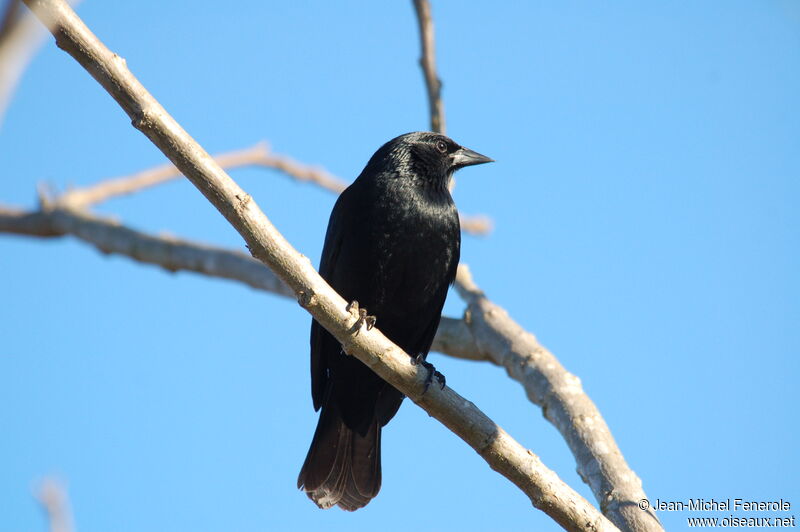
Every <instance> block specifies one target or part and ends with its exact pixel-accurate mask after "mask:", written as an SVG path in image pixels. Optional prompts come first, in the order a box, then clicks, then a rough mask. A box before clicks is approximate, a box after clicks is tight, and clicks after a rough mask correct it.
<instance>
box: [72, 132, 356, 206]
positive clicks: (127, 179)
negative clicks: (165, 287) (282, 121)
mask: <svg viewBox="0 0 800 532" xmlns="http://www.w3.org/2000/svg"><path fill="white" fill-rule="evenodd" d="M214 158H215V159H216V161H217V163H218V164H219V165H220V166H221V167H223V168H228V169H231V168H239V167H242V166H263V167H266V168H275V169H277V170H281V171H282V172H284V173H285V174H287V175H289V176H291V177H293V178H294V179H297V180H299V181H308V182H311V183H314V184H316V185H318V186H320V187H322V188H324V189H326V190H330V191H331V192H335V193H337V194H338V193H340V192H341V191H343V190H344V189H345V187H346V186H347V185H346V184H345V183H344V182H343V181H341V180H340V179H338V178H337V177H334V176H332V175H331V174H329V173H328V172H326V171H325V170H324V169H322V168H318V167H312V166H307V165H303V164H300V163H298V162H297V161H294V160H292V159H290V158H289V157H286V156H283V155H277V154H275V153H271V152H270V150H269V146H268V145H267V143H266V142H259V143H258V144H256V145H254V146H251V147H249V148H244V149H241V150H235V151H230V152H227V153H220V154H218V155H216V156H214ZM182 175H183V174H181V172H180V170H178V169H177V168H176V167H175V165H174V164H172V163H167V164H162V165H160V166H156V167H154V168H149V169H147V170H143V171H141V172H138V173H136V174H133V175H129V176H123V177H116V178H111V179H105V180H103V181H101V182H99V183H97V184H95V185H91V186H87V187H81V188H75V189H72V190H69V191H67V192H66V193H65V194H64V195H62V196H61V198H60V200H61V201H62V202H64V203H67V204H69V205H70V206H72V207H75V208H85V207H88V206H89V205H95V204H98V203H101V202H103V201H107V200H109V199H111V198H114V197H117V196H124V195H127V194H133V193H134V192H138V191H140V190H142V189H145V188H148V187H152V186H155V185H158V184H161V183H164V182H166V181H170V180H172V179H176V178H178V177H181V176H182Z"/></svg>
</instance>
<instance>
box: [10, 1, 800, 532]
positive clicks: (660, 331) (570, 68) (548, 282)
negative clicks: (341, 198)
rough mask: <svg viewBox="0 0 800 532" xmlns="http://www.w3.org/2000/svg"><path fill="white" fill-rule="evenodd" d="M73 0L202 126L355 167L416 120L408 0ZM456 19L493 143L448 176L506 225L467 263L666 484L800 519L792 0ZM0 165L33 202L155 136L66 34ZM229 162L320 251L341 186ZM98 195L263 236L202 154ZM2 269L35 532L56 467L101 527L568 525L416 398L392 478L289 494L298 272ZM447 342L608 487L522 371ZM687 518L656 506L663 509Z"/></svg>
mask: <svg viewBox="0 0 800 532" xmlns="http://www.w3.org/2000/svg"><path fill="white" fill-rule="evenodd" d="M79 13H80V14H81V16H83V17H84V19H85V20H86V22H87V23H88V25H89V26H90V27H91V28H92V29H93V30H94V31H95V32H96V33H97V34H98V35H99V36H100V38H101V39H103V40H104V41H105V42H106V44H107V45H109V46H110V47H111V48H112V49H113V50H114V51H116V52H118V53H119V54H120V55H122V56H123V57H125V58H126V59H127V61H128V65H129V66H130V67H131V68H132V70H133V72H134V73H135V74H136V75H137V76H139V79H140V80H141V81H142V82H143V83H144V84H145V86H147V87H148V88H149V89H150V91H151V92H152V93H153V94H154V95H155V96H156V97H157V98H158V99H160V101H161V102H162V103H163V104H164V106H165V107H166V108H167V109H168V110H169V111H170V112H171V113H173V115H174V116H175V118H176V119H177V120H178V121H180V122H181V124H182V125H183V126H184V127H185V128H186V129H187V130H188V131H189V132H190V133H191V134H192V135H194V136H195V138H196V139H197V140H198V141H199V142H200V143H201V144H203V145H204V146H205V147H206V148H207V149H208V150H210V151H212V152H219V151H225V150H230V149H235V148H240V147H245V146H249V145H251V144H253V143H255V142H256V141H258V140H261V139H267V140H269V141H270V142H271V143H272V145H273V147H274V149H275V150H276V151H278V152H280V153H284V154H288V155H290V156H292V157H294V158H296V159H298V160H301V161H305V162H308V163H315V164H320V165H323V166H325V167H326V168H328V169H329V170H330V171H331V172H333V173H335V174H336V175H339V176H341V177H342V178H343V179H346V180H351V179H352V178H354V177H355V176H356V175H357V174H358V172H359V171H360V170H361V168H362V167H363V165H364V164H365V162H366V161H367V159H368V157H369V156H370V155H371V154H372V152H373V151H374V150H375V149H376V148H377V147H378V146H380V145H381V144H382V143H383V142H384V141H386V140H387V139H389V138H391V137H394V136H395V135H397V134H400V133H404V132H407V131H412V130H419V129H426V128H427V124H428V121H427V101H426V97H425V94H424V91H423V85H422V76H421V73H420V71H419V68H418V65H417V59H418V56H419V51H418V42H417V38H418V37H417V28H416V21H415V19H414V17H413V12H412V8H411V3H410V2H403V1H401V2H380V3H376V2H323V1H316V2H260V1H255V0H252V1H244V2H240V3H237V5H236V7H235V9H233V8H226V9H223V8H222V7H221V4H220V3H219V2H194V1H192V2H190V1H173V2H156V1H149V0H148V1H140V2H112V3H109V2H99V1H96V0H87V1H86V2H84V3H83V4H82V6H81V8H80V10H79ZM434 16H435V20H436V30H437V38H438V62H439V67H440V74H441V76H442V78H443V80H444V97H445V104H446V109H447V119H448V132H449V133H450V135H451V136H452V137H453V138H454V139H455V140H456V141H458V142H460V143H462V144H464V145H466V146H468V147H471V148H473V149H475V150H477V151H479V152H481V153H485V154H487V155H490V156H491V157H493V158H495V159H496V160H497V163H495V164H493V165H488V166H484V167H480V168H475V169H468V170H465V171H463V172H462V173H461V176H460V179H459V181H458V187H457V189H456V192H455V198H456V201H457V203H458V204H459V206H460V208H461V209H462V210H463V211H465V212H467V213H485V214H488V215H490V216H491V217H492V218H493V219H494V221H495V224H496V230H495V232H494V233H493V234H492V235H491V236H489V237H487V238H473V237H465V239H464V244H463V260H464V262H466V263H468V264H469V265H470V266H471V267H472V270H473V272H474V274H475V277H476V280H477V281H478V283H479V284H480V285H481V286H482V287H483V288H484V290H485V291H486V292H487V293H488V294H489V295H490V297H492V298H493V299H494V300H495V301H496V302H498V303H500V304H501V305H503V306H505V307H506V308H507V309H508V310H509V312H510V313H511V315H512V316H514V317H515V318H516V319H517V320H518V321H519V322H520V323H521V324H522V325H524V326H525V327H526V328H527V329H529V330H530V331H532V332H534V333H535V334H536V335H537V336H538V338H539V339H540V340H541V341H542V342H543V343H544V344H545V345H547V346H548V347H549V348H550V349H551V350H552V351H553V352H554V353H555V354H556V355H557V356H558V357H559V359H560V360H561V361H562V363H563V364H564V365H565V366H566V367H567V368H568V369H569V370H570V371H572V372H574V373H575V374H577V375H578V376H580V377H581V379H582V382H583V384H584V387H585V388H586V390H587V392H588V393H589V395H590V396H591V397H592V398H593V399H594V401H595V402H596V403H597V405H598V407H599V408H600V410H601V412H602V413H603V415H604V416H605V419H606V420H607V422H608V423H609V425H610V427H611V429H612V431H613V433H614V435H615V437H616V439H617V441H618V443H619V445H620V447H621V448H622V451H623V453H624V455H625V457H626V458H627V460H628V462H629V463H630V464H631V466H632V467H633V468H634V469H635V471H636V472H637V473H638V474H639V476H640V477H641V478H642V480H643V482H644V488H645V490H646V491H647V493H648V494H649V495H650V496H651V498H653V499H655V498H660V499H662V500H675V499H687V498H690V497H691V498H705V499H710V498H717V499H720V498H727V497H731V498H734V497H741V498H746V499H751V500H764V499H777V498H780V497H782V498H784V499H788V500H790V501H791V502H792V504H793V505H794V508H793V509H792V512H791V513H792V514H800V488H798V485H797V478H798V477H800V466H799V465H798V458H797V449H798V447H800V441H798V440H800V438H798V415H797V405H798V404H799V403H800V393H798V384H797V381H798V376H799V375H798V373H799V372H798V369H800V368H799V367H798V366H799V364H798V354H799V351H800V279H799V278H798V272H800V252H798V250H800V214H798V209H797V207H796V204H797V202H798V198H800V194H798V193H799V192H800V185H798V177H800V106H798V95H799V94H800V4H798V3H797V2H794V1H790V0H786V1H778V0H776V1H766V0H765V1H761V2H748V1H736V0H725V1H722V0H719V1H707V2H635V1H625V2H616V3H614V4H613V5H600V4H597V3H591V2H572V1H565V2H499V3H494V4H493V5H492V6H491V8H490V7H488V4H485V3H481V4H478V3H467V4H465V3H463V2H456V1H435V2H434ZM0 161H2V169H3V171H2V175H3V178H2V179H0V202H2V203H5V204H14V205H19V206H29V207H31V206H33V205H34V195H35V187H36V184H37V183H40V182H49V183H53V184H54V185H55V186H57V187H60V188H64V187H66V186H69V185H71V184H72V185H81V184H88V183H93V182H95V181H97V180H100V179H103V178H106V177H110V176H115V175H121V174H127V173H131V172H134V171H137V170H140V169H143V168H147V167H149V166H151V165H155V164H159V163H161V162H163V156H162V155H161V154H160V153H159V152H158V151H157V150H156V149H155V148H154V147H153V146H152V145H151V144H150V143H149V142H148V141H147V140H146V139H145V138H144V137H143V136H142V135H141V134H140V133H138V132H137V131H135V130H134V129H133V128H131V126H130V123H129V120H128V118H127V116H126V115H125V114H124V113H123V112H122V111H121V110H120V109H119V108H118V107H117V105H116V103H114V102H113V101H112V100H111V98H110V97H109V96H108V95H107V94H106V93H105V92H104V91H103V90H102V89H101V88H100V87H99V86H98V85H97V83H96V82H95V81H94V80H92V79H91V78H90V77H89V75H88V74H87V73H86V72H85V71H83V69H81V68H80V67H79V66H78V65H77V63H75V62H74V61H73V60H72V59H71V58H69V57H68V56H67V55H66V54H64V53H63V52H61V51H59V50H58V49H57V48H56V47H55V46H54V45H53V43H52V41H51V40H48V44H47V45H46V47H45V48H44V49H43V50H42V52H41V53H40V54H39V55H38V56H37V58H36V60H35V61H34V62H33V64H32V65H31V67H30V69H29V70H28V71H27V73H26V76H25V78H24V79H23V81H22V83H21V85H20V87H19V90H18V92H17V94H16V97H15V100H14V101H13V103H12V105H11V108H10V110H9V112H8V114H7V116H6V119H5V123H4V124H3V128H2V131H0ZM233 177H234V178H235V179H236V180H237V181H238V182H239V183H240V184H241V185H242V186H243V187H244V188H245V189H246V190H247V191H248V192H250V193H251V194H252V195H253V196H254V197H255V198H256V199H257V201H258V202H259V204H260V205H261V207H262V208H263V209H264V211H265V212H266V213H267V215H268V216H269V217H270V218H271V219H272V220H273V222H274V223H275V224H276V225H277V227H278V228H279V229H280V230H281V231H282V232H283V233H284V235H286V236H287V238H288V239H289V240H290V241H291V242H292V243H293V244H294V245H295V246H296V247H297V248H298V249H299V250H300V251H302V252H303V253H305V254H307V255H308V256H310V257H311V258H312V260H314V262H315V263H316V261H317V260H318V258H319V252H320V249H321V245H322V239H323V235H324V232H325V226H326V223H327V217H328V213H329V212H330V209H331V207H332V205H333V201H334V198H333V197H332V196H331V195H330V194H328V193H326V192H324V191H321V190H318V189H315V188H313V187H311V186H308V185H302V184H298V183H295V182H291V181H289V180H288V179H286V178H285V177H283V176H281V175H279V174H276V173H272V172H269V171H265V170H242V171H236V172H234V173H233ZM100 210H101V212H103V213H110V214H114V215H116V216H119V218H120V219H121V220H122V221H123V222H125V223H126V224H129V225H131V226H133V227H136V228H141V229H144V230H148V231H154V232H158V231H168V232H170V233H173V234H176V235H180V236H182V237H186V238H191V239H195V240H200V241H204V242H209V243H215V244H219V245H224V246H227V247H231V248H239V249H243V242H242V241H241V239H240V238H239V237H238V235H237V234H236V233H235V232H234V231H233V230H232V229H231V228H230V227H229V226H228V225H227V223H226V222H225V221H224V220H223V219H222V217H221V216H219V215H218V214H217V213H216V211H214V210H213V208H212V207H211V206H210V205H209V204H208V203H207V202H206V200H205V199H203V198H202V196H201V195H200V194H199V193H198V192H197V191H196V190H194V189H193V187H191V186H190V185H189V184H187V183H185V182H176V183H173V184H169V185H166V186H163V187H160V188H158V189H154V190H150V191H147V192H143V193H141V194H139V195H136V196H134V197H129V198H124V199H119V200H115V201H112V202H110V203H109V204H107V205H104V206H102V208H101V209H100ZM0 293H2V305H0V338H2V340H1V341H0V344H1V346H0V405H2V406H0V434H2V436H0V530H4V531H5V530H8V531H22V530H44V521H43V519H42V516H41V514H40V512H39V509H38V508H37V506H36V504H35V502H34V501H33V499H32V497H31V495H30V493H31V486H32V485H33V483H34V482H35V480H36V479H37V478H41V477H42V476H45V475H50V474H56V475H58V476H59V477H61V478H63V479H65V480H66V482H67V483H68V486H69V493H70V496H71V498H72V504H73V509H74V514H75V519H76V522H77V525H78V528H79V530H80V531H81V532H94V531H97V532H100V531H107V530H115V531H121V532H124V531H139V530H171V531H183V530H186V531H189V530H192V531H198V530H202V531H222V530H237V531H256V530H319V529H321V527H324V529H325V530H329V531H335V530H348V531H356V530H375V529H380V530H384V531H394V530H409V529H412V530H554V529H555V528H556V526H555V524H553V523H552V521H550V520H549V518H547V517H546V516H544V515H543V514H541V513H540V512H538V511H536V510H534V509H533V508H532V507H531V505H530V503H529V501H528V500H527V499H526V498H525V497H524V495H522V494H521V493H520V492H519V491H518V490H517V489H516V488H515V487H514V486H512V485H511V484H510V483H509V482H508V481H506V480H505V479H503V478H502V477H499V476H498V475H496V474H495V473H493V472H492V471H491V470H490V469H489V468H488V467H487V466H486V464H485V463H484V462H483V461H482V460H481V459H480V458H479V457H478V456H477V455H476V454H475V453H474V452H473V451H472V450H471V449H469V448H468V447H466V446H465V445H464V444H463V443H462V442H461V441H460V440H458V439H457V438H455V437H454V436H453V435H452V434H450V433H449V432H448V431H447V430H446V429H444V428H443V427H442V426H441V425H440V424H439V423H437V422H436V421H435V420H433V419H431V418H429V417H428V416H427V415H426V414H425V413H424V412H422V411H421V410H420V409H418V408H416V407H415V406H413V405H412V404H410V403H407V404H405V405H404V406H403V408H402V409H401V411H400V413H399V414H398V416H397V418H396V419H395V420H394V421H392V423H391V424H390V425H389V427H388V428H387V430H385V431H384V452H383V466H384V477H383V478H384V482H383V489H382V491H381V493H380V495H379V496H378V498H377V499H376V500H374V501H373V502H372V503H371V504H370V505H369V506H368V507H367V508H365V509H364V510H362V511H359V512H357V513H355V514H349V513H345V512H341V511H339V510H338V509H337V510H330V511H326V512H323V511H320V510H317V509H316V507H315V506H313V504H312V503H311V502H310V501H308V500H307V499H306V497H305V496H304V495H303V494H301V493H300V492H298V491H297V490H296V489H295V482H296V477H297V472H298V470H299V468H300V465H301V464H302V461H303V458H304V457H305V453H306V450H307V446H308V443H309V442H310V438H311V434H312V432H313V429H314V426H315V424H316V417H317V416H316V414H315V413H314V411H313V409H312V405H311V398H310V394H309V377H308V374H309V371H308V347H307V344H308V338H307V335H308V325H309V317H308V316H307V315H306V314H305V313H304V312H302V311H301V309H299V308H298V307H297V305H295V304H291V303H289V302H287V301H286V300H285V299H281V298H278V297H275V296H271V295H268V294H264V293H261V292H255V291H253V290H250V289H248V288H245V287H242V286H240V285H238V284H235V283H232V282H226V281H219V280H211V279H208V278H204V277H200V276H196V275H193V274H186V273H180V274H175V275H173V274H169V273H166V272H164V271H162V270H161V269H158V268H155V267H150V266H142V265H139V264H135V263H133V262H131V261H130V260H128V259H126V258H123V257H115V256H111V257H108V256H103V255H101V254H100V253H98V252H96V251H94V250H93V249H91V248H89V247H87V246H86V245H84V244H82V243H80V242H78V241H76V240H73V239H61V240H32V239H25V238H13V237H9V236H3V235H0ZM446 310H447V312H448V313H449V314H450V315H458V314H460V312H461V310H462V306H461V304H460V302H459V301H458V299H457V297H456V296H455V295H454V294H451V296H450V298H449V300H448V303H447V307H446ZM432 360H433V362H434V363H435V364H436V365H437V367H438V368H439V369H440V370H441V371H442V372H443V373H444V374H446V375H447V381H448V384H450V385H452V386H453V387H454V388H455V389H456V390H457V391H459V392H460V393H462V394H463V395H465V396H466V397H469V398H470V399H472V400H473V401H474V402H475V403H476V404H477V405H478V406H480V407H481V408H483V409H484V411H485V412H486V413H487V414H489V415H490V416H491V417H492V418H493V419H495V420H496V421H497V422H498V423H499V424H500V425H502V426H503V427H504V428H506V429H507V430H508V431H509V432H510V433H511V434H512V435H514V436H515V437H516V438H517V439H518V440H519V441H520V442H522V443H523V444H524V445H526V446H528V447H530V448H531V449H532V450H533V451H534V452H536V453H538V454H539V456H540V457H541V458H542V460H543V461H544V462H545V464H547V465H548V466H549V467H551V468H553V469H554V470H555V471H556V472H558V474H559V475H560V476H561V477H562V478H563V479H564V480H565V481H566V482H567V483H569V484H570V485H572V486H573V487H575V488H577V489H578V490H579V491H580V492H581V493H582V494H583V495H584V496H586V497H587V498H589V499H590V500H591V501H592V502H594V499H593V497H592V495H591V493H590V491H589V490H588V489H587V488H586V487H585V486H584V485H583V484H582V483H581V481H580V479H579V477H578V476H577V474H576V473H575V463H574V459H573V458H572V456H571V454H570V453H569V451H568V449H567V447H566V445H565V444H564V442H563V441H562V439H561V438H560V436H559V435H558V433H557V432H556V430H555V429H554V428H553V427H551V426H550V425H549V424H548V423H547V422H546V421H545V420H544V419H543V418H542V415H541V413H540V411H539V410H538V408H536V407H534V406H533V405H531V404H530V403H528V402H527V401H526V399H525V396H524V394H523V392H522V389H521V387H520V386H519V385H518V384H516V383H514V382H512V381H510V380H509V379H508V378H507V377H506V376H505V374H504V372H503V370H501V369H498V368H496V367H493V366H490V365H488V364H478V363H467V362H461V361H457V360H454V359H451V358H448V357H443V356H441V355H433V357H432ZM795 510H796V511H795ZM736 515H738V516H743V514H736ZM771 515H775V514H771ZM744 516H746V515H744ZM685 517H687V513H672V514H669V513H662V514H661V518H662V520H663V522H664V523H665V524H666V525H667V526H668V528H669V529H672V530H680V529H682V528H684V526H685V521H684V519H685Z"/></svg>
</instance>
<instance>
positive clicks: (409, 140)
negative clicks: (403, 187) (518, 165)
mask: <svg viewBox="0 0 800 532" xmlns="http://www.w3.org/2000/svg"><path fill="white" fill-rule="evenodd" d="M489 162H493V159H490V158H489V157H486V156H485V155H481V154H480V153H478V152H475V151H472V150H470V149H469V148H465V147H463V146H461V145H459V144H457V143H456V142H455V141H453V140H452V139H450V138H448V137H446V136H444V135H441V134H439V133H431V132H428V131H418V132H415V133H406V134H405V135H400V136H399V137H396V138H394V139H392V140H390V141H389V142H387V143H386V144H384V145H383V146H381V148H380V149H379V150H378V151H377V152H375V155H373V156H372V158H371V159H370V161H369V163H367V167H366V168H365V169H364V173H365V174H383V175H393V176H397V177H412V178H413V179H415V180H422V181H424V182H429V183H432V184H436V185H443V186H446V185H447V184H448V183H449V181H450V177H451V176H452V175H453V172H455V171H456V170H458V169H460V168H464V167H465V166H472V165H475V164H483V163H489Z"/></svg>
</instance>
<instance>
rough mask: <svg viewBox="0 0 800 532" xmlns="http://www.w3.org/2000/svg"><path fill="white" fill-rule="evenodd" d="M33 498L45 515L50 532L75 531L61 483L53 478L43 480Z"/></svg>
mask: <svg viewBox="0 0 800 532" xmlns="http://www.w3.org/2000/svg"><path fill="white" fill-rule="evenodd" d="M35 496H36V499H37V500H38V501H39V504H41V505H42V509H43V510H44V511H45V513H46V514H47V521H48V524H49V530H50V532H73V531H74V530H75V527H74V524H73V521H72V511H71V510H70V507H69V497H68V496H67V490H66V488H65V487H64V485H63V484H62V483H61V482H59V481H57V480H55V479H53V478H46V479H44V480H43V481H42V482H41V484H40V485H39V488H38V490H37V491H36V493H35Z"/></svg>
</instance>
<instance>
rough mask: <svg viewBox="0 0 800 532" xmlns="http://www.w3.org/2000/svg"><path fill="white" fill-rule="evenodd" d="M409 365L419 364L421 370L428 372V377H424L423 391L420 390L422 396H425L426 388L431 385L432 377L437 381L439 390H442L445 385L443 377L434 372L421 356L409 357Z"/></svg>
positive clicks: (434, 369)
mask: <svg viewBox="0 0 800 532" xmlns="http://www.w3.org/2000/svg"><path fill="white" fill-rule="evenodd" d="M411 364H412V365H414V366H416V365H417V364H419V365H420V366H422V367H423V368H425V369H427V370H428V376H427V377H425V389H423V390H422V395H425V394H426V393H427V392H428V388H430V387H431V383H432V382H433V379H434V377H435V378H436V380H437V381H439V389H441V390H444V386H445V383H446V379H445V378H444V375H442V374H441V373H439V372H438V371H436V368H435V367H434V366H433V364H431V363H430V362H428V361H426V360H425V357H424V356H423V355H417V356H415V357H411Z"/></svg>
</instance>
